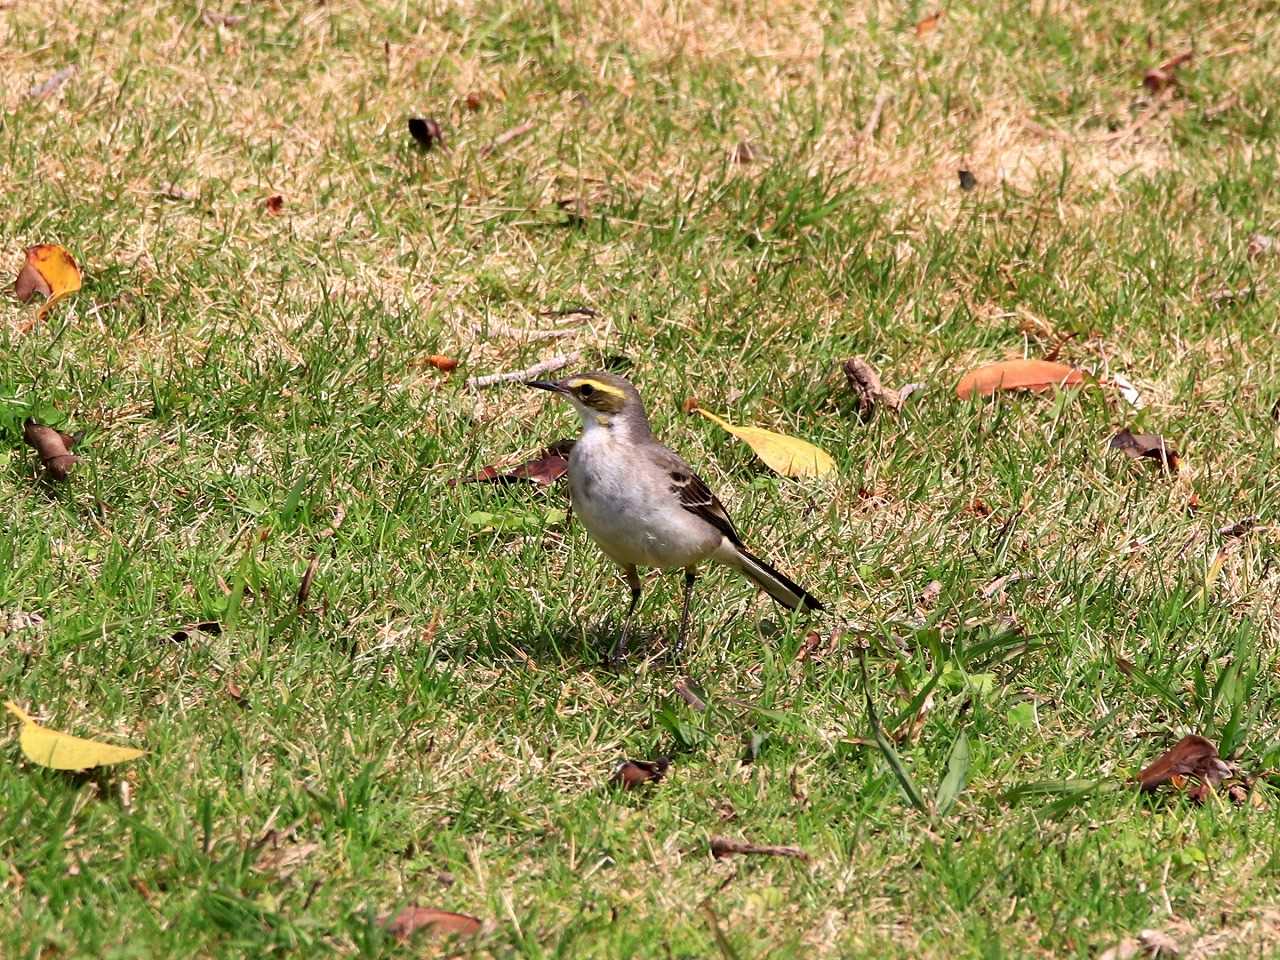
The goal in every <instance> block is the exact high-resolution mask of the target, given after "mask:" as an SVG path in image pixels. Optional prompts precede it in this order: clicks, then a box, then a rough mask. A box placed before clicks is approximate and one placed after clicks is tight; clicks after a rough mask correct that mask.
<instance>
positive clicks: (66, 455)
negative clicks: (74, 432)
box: [22, 417, 80, 480]
mask: <svg viewBox="0 0 1280 960" xmlns="http://www.w3.org/2000/svg"><path fill="white" fill-rule="evenodd" d="M22 439H23V440H25V441H26V442H27V443H28V444H29V445H31V446H32V447H35V450H36V453H38V454H39V455H40V462H41V463H43V464H44V468H45V470H47V471H48V473H49V476H51V477H52V478H53V479H54V480H65V479H67V477H68V475H70V473H71V468H72V467H74V466H75V465H76V464H77V463H78V462H79V461H80V458H79V457H77V456H76V455H75V454H73V453H72V452H71V448H72V447H73V446H75V442H76V441H75V438H74V437H72V436H70V435H68V434H65V433H62V432H60V431H58V430H55V429H53V427H47V426H45V425H44V424H43V423H36V421H34V420H32V419H31V418H30V417H28V418H27V419H26V420H25V421H23V424H22Z"/></svg>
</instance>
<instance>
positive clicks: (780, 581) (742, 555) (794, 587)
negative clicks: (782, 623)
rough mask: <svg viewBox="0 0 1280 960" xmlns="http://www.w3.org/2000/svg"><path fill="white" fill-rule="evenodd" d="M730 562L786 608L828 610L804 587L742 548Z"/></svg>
mask: <svg viewBox="0 0 1280 960" xmlns="http://www.w3.org/2000/svg"><path fill="white" fill-rule="evenodd" d="M730 562H731V563H732V565H733V566H735V567H737V568H738V569H739V570H741V571H742V574H743V575H744V576H745V577H746V578H747V579H748V580H750V581H751V582H752V583H754V584H755V585H756V586H758V587H759V588H760V589H761V590H763V591H764V592H765V593H767V594H768V595H769V596H771V597H773V599H775V600H777V601H778V602H779V603H780V604H782V605H783V606H784V607H787V608H789V609H791V610H794V609H795V608H796V607H799V606H801V605H803V606H804V607H805V608H806V609H809V610H825V609H826V607H824V606H823V605H822V604H821V603H820V602H819V600H818V598H817V597H815V596H814V595H813V594H811V593H810V592H809V591H808V590H806V589H804V587H801V586H799V585H798V584H797V583H795V582H794V581H793V580H791V579H790V578H788V577H786V576H784V575H783V574H781V573H779V572H778V571H777V570H775V569H774V568H773V567H771V566H769V564H767V563H765V562H764V561H763V560H761V559H760V558H759V557H757V556H755V555H753V554H750V553H748V552H747V551H746V550H744V549H742V547H738V548H737V549H736V550H735V551H734V556H733V559H732V560H731V561H730Z"/></svg>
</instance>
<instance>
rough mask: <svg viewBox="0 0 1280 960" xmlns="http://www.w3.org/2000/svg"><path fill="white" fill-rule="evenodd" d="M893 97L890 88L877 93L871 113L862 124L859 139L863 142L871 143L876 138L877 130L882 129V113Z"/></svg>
mask: <svg viewBox="0 0 1280 960" xmlns="http://www.w3.org/2000/svg"><path fill="white" fill-rule="evenodd" d="M892 99H893V94H891V93H890V92H889V91H888V90H881V91H880V92H879V93H877V94H876V99H875V101H874V102H873V103H872V104H871V113H870V115H869V116H868V117H867V122H866V123H865V124H863V126H862V133H861V134H859V136H858V139H859V140H861V141H862V142H863V143H870V142H871V141H872V140H874V139H875V138H876V131H877V130H879V129H880V115H881V114H882V113H884V108H885V106H886V105H887V104H888V103H889V101H890V100H892Z"/></svg>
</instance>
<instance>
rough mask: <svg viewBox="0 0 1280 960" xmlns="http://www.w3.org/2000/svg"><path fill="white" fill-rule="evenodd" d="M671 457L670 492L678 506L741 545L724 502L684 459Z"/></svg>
mask: <svg viewBox="0 0 1280 960" xmlns="http://www.w3.org/2000/svg"><path fill="white" fill-rule="evenodd" d="M671 459H672V462H671V463H670V464H668V466H669V470H668V474H669V475H670V477H671V492H672V493H674V494H675V495H676V496H677V497H679V498H680V506H682V507H684V508H685V509H686V510H688V511H689V512H690V513H692V514H693V515H694V516H697V517H701V518H702V519H703V520H705V521H707V523H709V524H711V525H712V526H713V527H715V528H716V529H717V530H719V531H720V532H721V533H723V534H724V535H725V536H726V537H728V538H729V542H730V543H733V544H734V545H735V546H739V547H740V546H742V538H741V537H739V536H738V531H737V529H736V528H735V527H734V525H733V521H732V520H730V519H729V513H728V511H726V510H725V508H724V504H722V503H721V502H720V501H719V500H717V499H716V495H715V494H714V493H712V492H711V488H710V487H708V486H707V485H706V484H705V483H703V481H702V478H701V477H699V476H698V475H697V474H696V473H694V472H693V471H692V470H690V469H689V466H688V464H686V463H684V461H682V460H680V459H679V458H678V457H676V456H674V455H672V458H671Z"/></svg>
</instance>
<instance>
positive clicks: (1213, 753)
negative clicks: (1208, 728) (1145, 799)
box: [1138, 734, 1231, 801]
mask: <svg viewBox="0 0 1280 960" xmlns="http://www.w3.org/2000/svg"><path fill="white" fill-rule="evenodd" d="M1229 776H1231V768H1230V767H1228V766H1227V765H1226V764H1225V763H1223V762H1222V760H1221V759H1220V758H1219V757H1218V748H1217V747H1216V746H1214V745H1213V743H1211V742H1210V741H1208V740H1206V739H1205V738H1204V737H1200V736H1196V735H1195V734H1189V735H1187V736H1185V737H1183V738H1182V739H1181V740H1179V741H1178V742H1177V743H1175V744H1174V745H1173V747H1172V748H1170V749H1169V750H1168V751H1166V752H1165V753H1164V754H1163V755H1162V756H1161V757H1159V758H1158V759H1157V760H1156V761H1155V762H1153V763H1151V764H1150V765H1149V766H1147V767H1145V768H1144V769H1143V770H1142V772H1141V773H1139V774H1138V785H1139V787H1140V788H1141V789H1143V790H1148V791H1149V790H1154V789H1156V787H1159V786H1160V785H1161V784H1165V783H1173V784H1174V785H1175V786H1177V785H1178V778H1185V777H1194V778H1195V779H1196V780H1198V781H1200V783H1201V784H1202V785H1204V786H1205V787H1207V788H1209V789H1212V788H1213V787H1215V786H1217V785H1218V784H1219V783H1221V782H1222V781H1223V780H1225V779H1226V778H1227V777H1229ZM1204 796H1205V793H1198V794H1197V796H1194V797H1193V798H1192V799H1196V800H1198V801H1202V800H1203V799H1204Z"/></svg>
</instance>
